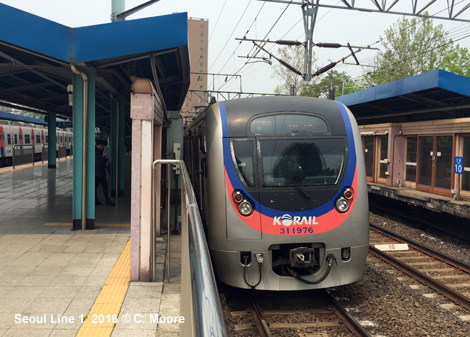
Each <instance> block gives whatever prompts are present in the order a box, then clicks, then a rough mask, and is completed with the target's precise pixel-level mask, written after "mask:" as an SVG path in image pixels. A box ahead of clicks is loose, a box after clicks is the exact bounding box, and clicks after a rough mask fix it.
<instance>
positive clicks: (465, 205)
mask: <svg viewBox="0 0 470 337" xmlns="http://www.w3.org/2000/svg"><path fill="white" fill-rule="evenodd" d="M367 186H368V191H369V194H371V195H380V196H384V197H387V198H391V199H394V200H398V201H403V202H406V203H411V204H414V205H418V206H421V207H424V208H427V209H429V210H431V211H435V212H442V213H449V214H452V215H455V216H457V217H462V218H469V219H470V201H469V200H454V199H453V198H450V197H446V196H442V195H438V194H432V193H427V192H422V191H417V190H415V189H412V188H406V187H405V188H403V187H402V188H399V187H393V186H388V185H385V184H377V183H368V184H367Z"/></svg>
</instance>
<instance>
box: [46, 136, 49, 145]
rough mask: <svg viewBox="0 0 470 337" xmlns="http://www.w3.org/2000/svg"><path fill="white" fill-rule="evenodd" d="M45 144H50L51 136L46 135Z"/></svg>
mask: <svg viewBox="0 0 470 337" xmlns="http://www.w3.org/2000/svg"><path fill="white" fill-rule="evenodd" d="M45 143H46V144H48V143H49V136H47V135H46V142H45Z"/></svg>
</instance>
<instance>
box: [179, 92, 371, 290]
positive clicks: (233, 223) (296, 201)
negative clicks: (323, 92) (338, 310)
mask: <svg viewBox="0 0 470 337" xmlns="http://www.w3.org/2000/svg"><path fill="white" fill-rule="evenodd" d="M184 156H185V158H184V159H185V164H186V165H187V169H188V172H189V174H190V179H191V180H192V183H193V188H194V190H195V194H196V199H197V202H198V205H199V208H200V210H201V217H202V219H203V222H204V226H205V231H206V236H207V243H208V246H209V249H210V253H211V258H212V262H213V267H214V270H215V273H216V275H217V277H218V279H219V280H220V281H222V282H223V283H225V284H227V285H229V286H233V287H237V288H245V289H257V290H271V291H293V290H306V289H321V288H328V287H336V286H341V285H345V284H349V283H353V282H356V281H358V280H360V278H361V277H362V274H363V271H364V267H365V261H366V256H367V252H368V249H369V206H368V195H367V183H366V175H365V164H364V153H363V148H362V143H361V135H360V133H359V130H358V126H357V123H356V121H355V119H354V116H353V115H352V114H351V112H350V111H349V110H348V108H346V107H345V106H344V105H343V104H342V103H339V102H336V101H330V100H324V99H319V98H311V97H295V96H271V97H252V98H243V99H236V100H229V101H224V102H213V103H212V104H211V105H210V106H209V107H208V108H207V109H206V110H205V111H204V112H202V113H201V114H200V115H199V116H198V117H196V118H195V119H194V121H193V122H192V123H191V124H190V125H189V126H188V127H187V128H186V130H185V137H184Z"/></svg>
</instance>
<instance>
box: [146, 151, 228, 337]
mask: <svg viewBox="0 0 470 337" xmlns="http://www.w3.org/2000/svg"><path fill="white" fill-rule="evenodd" d="M157 165H168V168H169V167H170V165H180V167H181V176H182V179H181V181H182V186H181V196H182V202H181V207H182V208H183V206H184V209H181V219H182V223H181V304H180V305H181V314H182V316H183V317H184V318H185V321H184V323H183V324H182V326H181V336H183V337H186V336H196V337H203V336H221V337H226V336H227V331H226V329H225V323H224V318H223V314H222V307H221V304H220V300H219V295H218V291H217V284H216V281H215V276H214V271H213V269H212V263H211V260H210V255H209V249H208V246H207V243H206V239H205V235H204V229H203V226H202V219H201V215H200V213H199V208H198V206H197V201H196V197H195V195H194V190H193V186H192V185H191V181H190V179H189V174H188V171H187V169H186V165H185V164H184V162H183V161H182V160H173V159H159V160H156V161H154V162H153V165H152V234H153V236H152V237H153V244H152V250H153V252H152V266H153V275H154V280H155V259H156V257H155V252H156V247H155V244H156V238H155V224H156V222H155V220H156V205H155V190H156V189H155V183H156V181H155V180H156V179H155V178H156V173H155V171H156V167H157ZM168 185H169V184H168ZM169 197H170V196H169V195H168V198H169ZM183 211H184V212H183ZM169 235H170V218H169V217H168V243H167V258H168V260H169V250H170V241H169ZM168 260H167V263H168V265H167V268H169V261H168ZM167 271H169V269H167Z"/></svg>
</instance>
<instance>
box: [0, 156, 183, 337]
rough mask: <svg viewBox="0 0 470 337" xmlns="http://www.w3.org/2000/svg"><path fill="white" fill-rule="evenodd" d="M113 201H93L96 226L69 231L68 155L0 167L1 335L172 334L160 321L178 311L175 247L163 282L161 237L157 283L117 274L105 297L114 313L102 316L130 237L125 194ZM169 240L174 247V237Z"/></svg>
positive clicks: (176, 329)
mask: <svg viewBox="0 0 470 337" xmlns="http://www.w3.org/2000/svg"><path fill="white" fill-rule="evenodd" d="M128 172H129V171H128ZM128 172H126V174H128ZM126 195H128V196H129V195H130V191H126ZM115 202H116V206H105V205H100V206H96V225H97V229H96V230H86V231H81V230H79V231H73V230H72V160H67V161H61V162H58V163H57V168H56V169H48V168H47V165H36V166H34V167H24V166H22V167H20V168H19V169H18V170H14V171H12V170H11V169H5V168H3V169H2V170H1V171H0V336H1V337H7V336H8V337H10V336H28V337H35V336H76V335H80V336H82V335H83V336H86V335H90V334H93V335H96V336H110V335H112V336H157V335H158V336H179V324H175V323H168V322H162V317H164V318H165V319H166V318H168V317H170V316H172V317H173V316H178V315H179V301H180V286H179V285H180V279H179V274H180V262H179V261H178V257H179V255H178V254H173V256H174V258H172V270H171V279H172V283H164V282H163V277H164V274H163V273H164V261H163V256H164V253H163V252H164V251H165V249H166V241H165V240H164V239H163V238H159V242H158V243H159V244H158V254H159V256H161V258H159V260H158V261H157V262H158V268H157V275H158V278H159V281H160V282H154V283H129V281H128V280H129V279H128V278H127V281H126V279H125V277H121V278H118V280H120V281H119V282H121V283H122V285H125V286H126V291H124V293H123V296H122V298H121V299H120V300H117V301H116V300H113V301H114V302H113V303H112V304H110V305H111V306H114V308H113V310H117V314H116V316H115V317H112V316H109V314H108V313H109V312H111V311H108V308H107V307H106V306H103V309H102V310H101V309H100V308H101V307H100V305H101V302H100V299H101V298H102V297H103V295H109V296H108V297H111V298H113V296H114V297H118V292H117V290H116V291H114V290H115V289H117V288H115V285H114V283H112V282H111V281H110V280H111V277H112V274H113V273H115V266H117V262H118V261H120V260H121V259H122V256H124V255H125V253H123V251H124V248H125V247H126V245H127V243H128V241H129V240H130V226H129V223H130V199H129V197H127V198H126V197H123V198H118V199H117V200H115ZM172 241H175V244H172V246H173V247H175V249H178V247H180V245H179V244H178V243H177V242H178V241H179V237H178V236H174V237H172ZM125 263H128V262H124V267H123V268H121V269H123V270H124V273H126V268H128V267H127V265H126V264H125ZM92 308H93V310H94V311H92V312H93V314H92V315H90V313H92V312H90V310H91V309H92ZM100 310H101V311H100ZM157 315H158V316H157ZM107 316H109V317H107ZM90 323H91V324H90ZM86 324H88V325H89V326H92V327H93V328H94V330H93V331H92V332H90V331H88V330H87V329H85V325H86ZM85 330H86V331H85ZM157 332H158V333H157Z"/></svg>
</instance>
